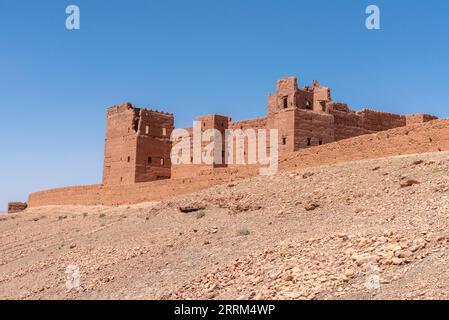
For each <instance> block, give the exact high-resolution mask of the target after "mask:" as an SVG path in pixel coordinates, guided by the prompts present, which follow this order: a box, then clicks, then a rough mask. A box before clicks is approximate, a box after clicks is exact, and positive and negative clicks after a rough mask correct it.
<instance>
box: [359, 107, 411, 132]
mask: <svg viewBox="0 0 449 320" xmlns="http://www.w3.org/2000/svg"><path fill="white" fill-rule="evenodd" d="M357 114H358V115H359V116H360V118H361V125H362V127H363V128H364V129H366V130H369V131H384V130H389V129H393V128H397V127H403V126H405V125H406V121H405V116H403V115H398V114H393V113H387V112H379V111H373V110H368V109H365V110H362V111H359V112H357Z"/></svg>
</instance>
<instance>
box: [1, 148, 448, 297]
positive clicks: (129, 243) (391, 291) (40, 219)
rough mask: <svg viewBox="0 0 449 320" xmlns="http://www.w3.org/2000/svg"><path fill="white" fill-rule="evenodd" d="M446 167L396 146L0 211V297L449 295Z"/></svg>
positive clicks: (442, 160) (444, 157)
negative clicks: (132, 200) (207, 180)
mask: <svg viewBox="0 0 449 320" xmlns="http://www.w3.org/2000/svg"><path fill="white" fill-rule="evenodd" d="M292 161H294V159H293V160H292ZM448 170H449V153H448V152H435V153H426V154H416V155H408V156H396V157H390V158H381V159H375V160H362V161H355V162H347V163H342V164H334V165H330V166H319V167H314V168H302V169H299V168H298V169H297V170H296V171H286V172H282V173H280V174H279V175H276V176H273V177H254V178H250V179H247V180H242V181H238V182H232V183H231V184H225V185H221V186H215V187H212V188H209V189H207V190H203V191H201V192H197V193H194V194H190V195H188V196H180V197H177V198H173V199H170V200H167V201H161V202H152V203H143V204H138V205H130V206H120V207H101V206H97V207H81V206H61V207H57V206H54V207H41V208H32V209H28V210H27V211H26V212H23V213H20V214H12V215H7V216H1V217H0V299H5V298H6V299H12V298H18V299H43V298H45V299H48V298H49V299H60V298H62V299H99V298H101V299H116V298H117V299H131V298H133V299H134V298H136V299H178V298H199V299H222V298H223V299H350V298H351V299H352V298H355V299H365V298H369V299H384V298H385V299H427V298H446V299H448V298H449V278H448V277H447V270H448V267H449V251H448V250H447V249H448V246H449V243H448V241H449V232H448V230H449V219H448V218H449V198H448V196H449V176H448V174H447V172H448ZM180 209H182V210H183V211H191V212H181V210H180ZM195 210H196V211H195ZM70 265H72V266H76V267H77V268H79V272H80V284H81V287H80V289H79V290H78V291H77V290H71V291H70V290H68V289H66V277H67V274H66V270H67V267H68V266H70Z"/></svg>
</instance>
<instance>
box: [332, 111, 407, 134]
mask: <svg viewBox="0 0 449 320" xmlns="http://www.w3.org/2000/svg"><path fill="white" fill-rule="evenodd" d="M328 110H329V113H330V114H331V115H333V117H334V128H335V141H339V140H343V139H348V138H352V137H356V136H360V135H364V134H370V133H374V132H378V131H384V130H389V129H393V128H397V127H403V126H405V125H406V117H405V116H403V115H398V114H392V113H386V112H379V111H374V110H369V109H365V110H362V111H357V112H355V111H353V110H351V109H349V108H348V107H347V105H346V104H343V103H331V104H329V105H328Z"/></svg>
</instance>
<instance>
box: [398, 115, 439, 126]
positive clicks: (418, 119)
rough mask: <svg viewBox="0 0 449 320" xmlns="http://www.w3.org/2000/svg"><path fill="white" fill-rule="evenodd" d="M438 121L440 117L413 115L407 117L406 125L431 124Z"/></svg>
mask: <svg viewBox="0 0 449 320" xmlns="http://www.w3.org/2000/svg"><path fill="white" fill-rule="evenodd" d="M437 119H438V117H435V116H433V115H430V114H412V115H407V116H406V124H407V126H412V125H415V124H419V123H424V122H429V121H433V120H437Z"/></svg>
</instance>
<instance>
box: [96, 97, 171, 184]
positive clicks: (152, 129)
mask: <svg viewBox="0 0 449 320" xmlns="http://www.w3.org/2000/svg"><path fill="white" fill-rule="evenodd" d="M173 123H174V117H173V114H171V113H165V112H160V111H154V110H147V109H139V108H134V107H133V105H132V104H131V103H125V104H121V105H117V106H113V107H111V108H109V109H108V111H107V126H106V139H105V149H104V167H103V184H104V185H123V184H133V183H138V182H146V181H153V180H160V179H169V178H170V167H171V163H170V150H171V141H170V135H171V132H172V131H173Z"/></svg>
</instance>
